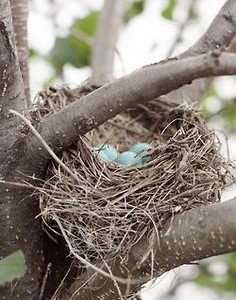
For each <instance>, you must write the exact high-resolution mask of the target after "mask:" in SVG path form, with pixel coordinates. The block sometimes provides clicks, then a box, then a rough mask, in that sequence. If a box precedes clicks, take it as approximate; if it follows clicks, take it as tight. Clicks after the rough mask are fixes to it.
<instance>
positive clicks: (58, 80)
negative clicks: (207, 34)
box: [28, 0, 236, 300]
mask: <svg viewBox="0 0 236 300" xmlns="http://www.w3.org/2000/svg"><path fill="white" fill-rule="evenodd" d="M124 2H125V8H124V17H123V22H122V26H121V27H120V30H119V36H118V40H117V45H116V54H115V62H114V73H113V75H114V77H115V78H118V77H120V76H122V75H125V74H127V73H130V72H132V71H133V70H135V69H137V68H140V67H142V66H143V65H146V64H150V63H154V62H158V61H160V60H162V59H164V58H166V57H170V56H174V55H176V54H178V53H180V52H181V51H183V50H185V49H187V48H188V47H189V46H191V45H192V44H193V43H194V42H195V41H196V40H197V39H198V38H199V37H200V36H201V35H202V34H203V33H204V31H205V30H206V29H207V27H208V26H209V24H210V23H211V21H212V20H213V18H214V16H215V15H216V14H217V12H218V11H219V9H220V8H221V6H222V5H223V4H224V3H225V0H208V1H204V0H124ZM102 7H103V1H102V0H96V1H95V0H94V1H93V0H41V1H37V0H31V2H30V14H29V23H28V30H29V46H30V76H31V82H30V84H31V94H32V98H34V97H35V96H36V94H37V92H39V91H40V90H42V89H44V88H46V87H47V86H49V85H54V86H60V85H69V86H70V87H75V86H78V85H80V84H82V83H83V82H84V81H86V80H87V78H88V77H89V76H91V74H92V73H91V67H90V65H91V61H90V58H91V49H92V47H93V44H94V38H95V33H96V24H97V20H98V17H99V13H100V11H101V9H102ZM235 87H236V78H235V76H231V77H220V78H215V79H213V80H212V81H211V83H210V85H209V87H208V89H207V91H206V92H205V94H204V95H203V96H202V99H201V102H200V111H201V113H202V115H203V116H204V117H205V119H206V120H207V122H208V124H209V126H210V127H211V128H214V129H215V131H216V134H217V136H218V137H219V139H220V141H221V144H222V154H223V155H224V156H226V157H227V158H230V159H231V160H232V161H233V162H235V159H236V132H235V129H236V88H235ZM234 196H236V187H235V185H231V186H229V187H228V188H227V189H226V190H225V191H224V192H223V196H222V199H223V201H227V200H228V199H230V198H232V197H234ZM222 218H227V216H222ZM142 298H143V299H146V300H157V299H163V300H169V299H173V300H180V299H188V300H197V299H198V300H205V299H206V300H218V299H224V300H226V299H228V300H229V299H236V253H232V254H230V255H224V256H218V257H215V258H211V259H206V260H204V261H202V262H201V263H199V264H193V265H188V266H183V267H180V268H178V269H176V270H172V271H170V272H168V273H166V274H164V275H163V276H161V277H160V278H158V279H157V280H154V281H153V282H150V283H149V284H147V286H146V287H145V289H144V291H143V292H142Z"/></svg>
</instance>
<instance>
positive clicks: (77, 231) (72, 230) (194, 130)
mask: <svg viewBox="0 0 236 300" xmlns="http://www.w3.org/2000/svg"><path fill="white" fill-rule="evenodd" d="M68 93H69V94H68ZM78 94H80V95H81V94H83V93H82V92H81V91H79V90H78ZM78 94H76V95H74V94H72V92H71V91H70V90H69V89H65V88H62V89H59V90H57V91H53V93H52V95H46V96H45V97H43V96H42V94H41V95H40V98H41V100H42V99H43V100H44V101H42V103H43V104H42V105H41V107H38V108H35V109H34V110H33V111H32V116H33V118H34V119H35V120H36V119H41V118H43V117H45V116H47V115H48V114H51V113H53V112H55V111H57V110H59V109H61V108H63V107H64V106H65V105H66V104H67V103H66V101H65V99H69V100H71V101H73V100H74V99H78ZM68 95H69V96H70V97H68ZM45 99H46V100H45ZM139 141H140V142H152V144H153V145H154V146H155V148H154V150H152V151H150V153H149V157H148V160H147V162H146V163H144V164H143V165H140V166H120V165H118V164H115V163H104V162H103V161H101V160H100V159H99V158H98V157H97V156H96V155H95V154H94V153H93V152H92V151H91V146H93V145H94V144H97V143H98V142H103V143H104V142H108V143H111V144H113V145H114V146H115V147H117V148H118V149H119V150H125V149H127V148H128V147H129V146H130V145H132V144H134V143H136V142H139ZM218 148H219V144H217V142H216V138H215V135H214V133H213V132H212V131H210V130H209V129H208V128H207V126H206V125H205V123H204V121H203V120H202V118H201V117H200V115H199V113H197V112H195V111H194V110H193V109H191V108H186V107H176V106H174V105H173V106H168V107H167V106H166V105H165V104H163V103H162V104H161V103H158V104H157V103H156V102H150V103H149V104H148V105H147V106H139V107H138V108H137V109H133V110H130V111H129V112H127V113H125V114H121V115H118V116H116V117H115V118H113V119H111V120H109V121H107V122H106V123H105V124H103V125H102V126H100V127H98V128H96V129H95V130H93V131H92V132H90V133H88V134H87V135H85V136H81V137H80V138H79V139H78V141H77V142H76V143H75V144H74V145H72V146H71V148H70V149H68V150H67V151H66V152H65V151H64V152H63V153H62V155H61V161H62V162H63V163H64V164H65V165H66V166H68V167H69V168H70V170H71V171H72V172H73V173H74V174H75V176H73V177H72V176H71V175H70V174H68V173H67V171H66V170H64V168H63V167H61V166H60V165H58V164H56V163H55V162H52V163H51V164H50V166H49V168H48V176H47V181H46V183H45V186H44V189H42V190H41V193H40V205H41V211H42V218H43V220H44V222H45V223H46V224H47V225H48V226H52V221H53V220H55V216H56V220H57V222H60V227H61V228H63V232H64V234H66V236H67V242H69V243H70V246H71V247H72V248H73V250H74V253H77V254H78V255H80V256H82V257H84V258H86V259H87V260H89V261H92V260H93V258H97V257H98V256H99V257H102V258H105V257H106V256H107V255H112V256H116V255H119V256H120V257H122V258H124V259H125V257H126V255H127V253H128V252H129V249H130V248H131V247H132V245H134V244H135V243H136V242H137V241H138V240H139V239H140V238H141V237H142V236H143V235H148V234H150V232H152V231H153V230H154V229H155V230H156V232H157V234H158V230H159V229H160V228H161V227H162V226H163V224H164V222H165V221H166V220H167V219H168V218H169V217H171V216H172V215H173V214H175V213H181V212H183V211H185V210H188V209H191V208H194V207H198V206H201V205H206V204H208V203H212V202H216V201H219V194H220V192H221V190H222V188H223V186H224V185H225V176H226V174H227V164H226V162H225V160H224V159H223V158H222V157H221V155H220V154H219V149H218Z"/></svg>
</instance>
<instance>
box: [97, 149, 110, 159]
mask: <svg viewBox="0 0 236 300" xmlns="http://www.w3.org/2000/svg"><path fill="white" fill-rule="evenodd" d="M98 158H99V159H101V160H103V161H104V162H110V161H111V160H110V159H109V157H108V156H107V155H106V153H105V152H104V151H103V150H101V151H100V152H98Z"/></svg>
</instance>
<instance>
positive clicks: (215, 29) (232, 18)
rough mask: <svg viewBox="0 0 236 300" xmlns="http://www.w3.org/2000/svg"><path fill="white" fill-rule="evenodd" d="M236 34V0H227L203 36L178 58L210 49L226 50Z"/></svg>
mask: <svg viewBox="0 0 236 300" xmlns="http://www.w3.org/2000/svg"><path fill="white" fill-rule="evenodd" d="M235 34H236V2H235V1H234V0H228V1H226V3H225V5H224V6H223V7H222V9H221V10H220V11H219V13H218V14H217V15H216V17H215V19H214V20H213V21H212V23H211V25H210V26H209V28H208V29H207V31H206V32H205V33H204V34H203V36H202V37H201V38H200V39H199V40H198V41H197V42H196V43H195V44H194V45H193V46H191V47H190V48H189V49H187V50H186V51H185V52H183V53H181V54H180V55H179V56H178V58H182V57H188V56H194V55H199V54H202V53H206V52H208V51H210V50H215V49H220V50H221V51H223V50H225V49H226V48H227V47H228V46H229V45H230V44H231V42H232V40H233V38H234V36H235Z"/></svg>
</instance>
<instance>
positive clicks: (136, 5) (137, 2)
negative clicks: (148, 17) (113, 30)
mask: <svg viewBox="0 0 236 300" xmlns="http://www.w3.org/2000/svg"><path fill="white" fill-rule="evenodd" d="M144 4H145V0H133V1H131V2H130V3H129V6H128V8H127V10H126V12H125V15H124V22H125V23H128V22H129V21H130V20H131V19H132V18H133V17H135V16H137V15H139V14H141V13H142V12H143V10H144Z"/></svg>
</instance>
